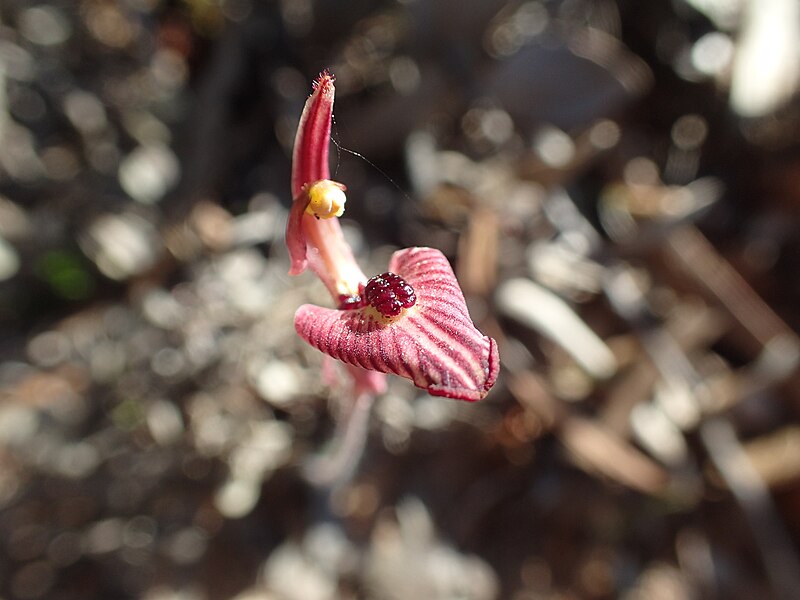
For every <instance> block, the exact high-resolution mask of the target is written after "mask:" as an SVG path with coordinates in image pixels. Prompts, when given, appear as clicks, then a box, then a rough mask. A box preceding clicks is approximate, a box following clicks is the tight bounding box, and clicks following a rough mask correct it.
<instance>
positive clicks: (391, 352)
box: [294, 248, 500, 401]
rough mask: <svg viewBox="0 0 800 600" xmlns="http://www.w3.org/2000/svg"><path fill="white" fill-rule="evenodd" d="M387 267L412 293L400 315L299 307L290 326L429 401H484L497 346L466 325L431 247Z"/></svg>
mask: <svg viewBox="0 0 800 600" xmlns="http://www.w3.org/2000/svg"><path fill="white" fill-rule="evenodd" d="M389 270H390V271H392V272H394V273H397V274H398V275H400V276H401V277H402V278H403V279H405V280H406V282H408V283H409V284H410V285H411V286H412V287H413V288H414V291H415V293H416V296H417V303H416V304H415V305H414V306H413V307H411V308H409V309H406V310H405V311H404V313H403V314H401V315H400V316H399V317H396V318H394V319H384V318H381V317H380V315H378V313H377V312H376V311H375V310H374V309H372V308H371V307H366V308H360V309H355V310H333V309H328V308H322V307H320V306H313V305H310V304H306V305H304V306H301V307H300V308H299V309H298V310H297V313H296V314H295V317H294V324H295V329H297V332H298V333H299V334H300V336H301V337H302V338H303V339H305V340H306V341H307V342H308V343H309V344H311V345H312V346H314V347H315V348H317V349H319V350H321V351H322V352H324V353H325V354H328V355H329V356H332V357H334V358H337V359H339V360H342V361H344V362H346V363H348V364H351V365H355V366H359V367H363V368H365V369H369V370H373V371H380V372H383V373H394V374H396V375H400V376H401V377H406V378H408V379H411V380H412V381H413V382H414V384H415V385H417V386H418V387H421V388H424V389H426V390H428V392H429V393H430V394H433V395H434V396H446V397H448V398H458V399H460V400H469V401H475V400H480V399H481V398H483V397H484V396H486V394H487V392H488V391H489V389H490V388H491V387H492V385H493V384H494V382H495V379H496V378H497V373H498V370H499V368H500V365H499V358H498V353H497V344H496V342H495V341H494V340H493V339H492V338H490V337H487V336H484V335H482V334H481V333H480V332H479V331H478V330H477V329H476V328H475V325H474V324H473V323H472V320H471V319H470V317H469V313H468V312H467V306H466V303H465V302H464V296H463V294H462V293H461V288H460V287H459V286H458V281H456V278H455V275H454V274H453V270H452V268H451V267H450V263H448V261H447V259H446V258H445V256H444V255H443V254H442V253H441V252H439V251H438V250H435V249H433V248H408V249H405V250H400V251H398V252H395V253H394V256H392V261H391V263H390V264H389Z"/></svg>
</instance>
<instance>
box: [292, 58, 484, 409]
mask: <svg viewBox="0 0 800 600" xmlns="http://www.w3.org/2000/svg"><path fill="white" fill-rule="evenodd" d="M333 98H334V80H333V76H332V75H330V74H329V73H327V72H323V73H322V74H321V75H320V77H319V78H318V79H317V81H316V82H315V83H314V90H313V93H312V94H311V96H310V97H309V99H308V101H307V102H306V105H305V108H304V109H303V114H302V116H301V118H300V124H299V127H298V131H297V137H296V138H295V146H294V153H293V163H292V194H293V197H294V201H293V204H292V208H291V212H290V215H289V220H288V224H287V228H286V244H287V246H288V248H289V255H290V259H291V263H292V264H291V269H290V271H289V272H290V273H291V274H299V273H301V272H303V271H304V270H305V268H306V267H307V266H308V267H310V268H311V269H312V270H313V271H314V272H315V273H316V274H317V276H318V277H319V278H320V279H321V280H322V282H323V283H324V284H325V286H326V287H327V289H328V291H329V292H330V294H331V296H332V297H333V299H334V302H335V303H336V305H337V308H335V309H332V308H323V307H321V306H314V305H309V304H306V305H304V306H301V307H300V308H299V309H298V310H297V312H296V313H295V317H294V324H295V329H296V330H297V332H298V334H300V336H301V337H302V338H303V339H304V340H306V341H307V342H308V343H309V344H311V345H312V346H314V347H315V348H317V349H319V350H320V351H322V352H324V353H325V354H327V355H329V356H331V357H333V358H335V359H338V360H341V361H343V362H344V363H347V364H348V365H351V373H353V375H354V377H355V380H356V385H357V386H361V387H362V388H363V389H369V388H371V389H373V390H377V389H378V388H379V386H380V383H378V380H376V379H374V378H373V379H371V380H370V379H369V376H367V375H365V373H364V371H362V369H363V370H366V372H368V373H372V374H373V375H376V374H377V373H393V374H395V375H400V376H401V377H405V378H407V379H410V380H411V381H412V382H414V384H415V385H417V386H418V387H420V388H423V389H425V390H427V391H428V392H429V393H430V394H433V395H436V396H446V397H448V398H457V399H460V400H469V401H475V400H480V399H481V398H483V397H484V396H486V394H487V392H488V391H489V389H490V388H491V387H492V385H493V384H494V382H495V379H496V378H497V373H498V370H499V358H498V353H497V344H496V342H495V341H494V340H493V339H492V338H490V337H487V336H484V335H483V334H481V332H480V331H478V330H477V329H476V328H475V325H474V324H473V323H472V320H471V319H470V317H469V313H468V312H467V306H466V303H465V301H464V295H463V294H462V292H461V288H460V287H459V285H458V281H457V280H456V277H455V275H454V274H453V270H452V268H451V267H450V264H449V262H448V261H447V259H446V258H445V256H444V255H443V254H442V253H441V252H439V251H438V250H435V249H433V248H406V249H404V250H400V251H398V252H395V253H394V255H393V256H392V259H391V262H390V264H389V271H388V272H386V273H383V274H381V275H378V276H375V277H373V278H371V279H369V280H368V279H367V277H366V276H365V275H364V273H363V272H362V271H361V269H360V268H359V266H358V264H356V262H355V259H354V257H353V253H352V251H351V249H350V247H349V246H348V244H347V242H346V241H345V239H344V236H343V235H342V230H341V228H340V226H339V222H338V217H339V216H341V215H342V213H343V212H344V204H345V186H344V185H342V184H340V183H337V182H335V181H331V180H330V171H329V166H328V140H329V137H330V130H331V115H332V112H333Z"/></svg>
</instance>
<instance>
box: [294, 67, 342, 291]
mask: <svg viewBox="0 0 800 600" xmlns="http://www.w3.org/2000/svg"><path fill="white" fill-rule="evenodd" d="M334 94H335V88H334V85H333V76H332V75H331V74H330V73H328V72H327V71H323V72H322V73H321V74H320V76H319V78H318V79H317V80H316V81H315V82H314V91H313V92H312V93H311V96H309V98H308V100H306V104H305V106H304V107H303V113H302V114H301V115H300V123H299V124H298V126H297V134H296V135H295V138H294V149H293V151H292V199H293V202H292V208H291V210H290V211H289V220H288V222H287V223H286V246H287V248H288V249H289V258H290V259H291V262H292V265H291V268H290V269H289V274H290V275H299V274H300V273H302V272H303V271H305V269H306V265H307V260H306V258H307V257H306V247H307V240H306V232H305V228H304V227H303V221H304V220H308V219H313V217H311V216H310V215H306V214H305V210H306V206H308V196H307V195H306V193H305V186H306V185H307V184H310V183H313V182H315V181H319V180H321V179H329V178H330V166H329V165H328V144H329V143H330V142H329V138H330V135H331V117H332V115H333V97H334Z"/></svg>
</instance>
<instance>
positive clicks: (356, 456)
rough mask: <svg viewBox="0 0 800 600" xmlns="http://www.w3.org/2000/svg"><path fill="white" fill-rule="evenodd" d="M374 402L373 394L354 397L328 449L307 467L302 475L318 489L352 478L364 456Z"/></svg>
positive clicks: (365, 393) (339, 483)
mask: <svg viewBox="0 0 800 600" xmlns="http://www.w3.org/2000/svg"><path fill="white" fill-rule="evenodd" d="M374 403H375V395H374V394H373V393H371V392H364V393H362V394H360V395H359V396H358V397H357V398H356V401H355V402H354V403H353V405H352V406H351V407H350V411H349V412H348V414H347V415H345V416H344V417H343V419H342V420H341V421H340V422H339V424H338V426H337V428H336V433H335V434H334V437H333V440H332V442H331V446H332V448H331V450H330V451H329V452H328V453H326V454H323V455H321V456H317V457H316V458H314V459H312V460H311V461H310V462H309V463H307V464H306V466H305V468H304V474H305V477H306V479H307V480H308V481H309V482H310V483H312V484H314V485H316V486H319V487H335V486H339V485H341V484H343V483H345V482H346V481H348V480H349V479H350V478H351V477H352V475H353V473H354V471H355V469H356V467H357V466H358V463H359V461H360V460H361V456H362V455H363V454H364V447H365V446H366V442H367V433H368V432H369V415H370V412H371V409H372V406H373V404H374Z"/></svg>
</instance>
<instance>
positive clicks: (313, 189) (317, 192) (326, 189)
mask: <svg viewBox="0 0 800 600" xmlns="http://www.w3.org/2000/svg"><path fill="white" fill-rule="evenodd" d="M345 189H347V188H345V186H344V185H342V184H341V183H338V182H336V181H331V180H330V179H322V180H320V181H315V182H314V183H312V184H311V185H310V186H309V187H308V206H307V207H306V212H307V213H308V214H310V215H314V216H315V217H317V218H318V219H330V218H331V217H341V216H342V215H343V214H344V203H345V201H346V200H347V197H346V196H345V194H344V191H345Z"/></svg>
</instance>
